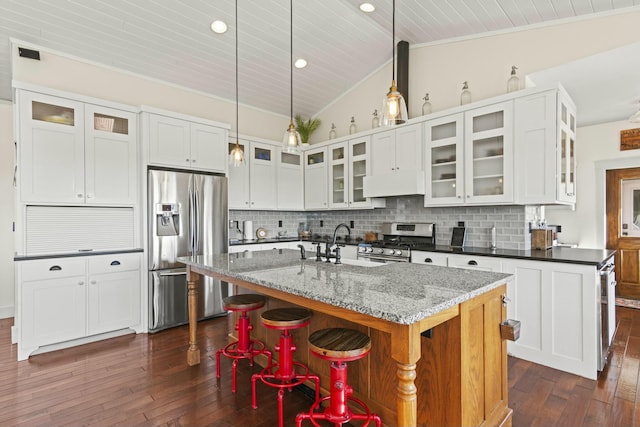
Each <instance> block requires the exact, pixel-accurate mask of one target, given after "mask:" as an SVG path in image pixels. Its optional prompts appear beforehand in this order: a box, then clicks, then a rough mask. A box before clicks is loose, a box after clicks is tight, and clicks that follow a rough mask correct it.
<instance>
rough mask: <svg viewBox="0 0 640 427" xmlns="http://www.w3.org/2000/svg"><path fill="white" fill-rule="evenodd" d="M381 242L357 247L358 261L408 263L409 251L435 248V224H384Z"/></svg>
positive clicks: (409, 259)
mask: <svg viewBox="0 0 640 427" xmlns="http://www.w3.org/2000/svg"><path fill="white" fill-rule="evenodd" d="M382 235H383V238H382V240H377V241H375V242H367V243H361V244H359V245H358V259H365V260H368V261H373V262H381V263H386V262H410V261H411V250H412V249H416V250H417V249H422V250H428V248H432V247H433V246H435V224H432V223H424V222H420V223H401V222H385V223H383V224H382Z"/></svg>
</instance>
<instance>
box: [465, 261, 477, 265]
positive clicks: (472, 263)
mask: <svg viewBox="0 0 640 427" xmlns="http://www.w3.org/2000/svg"><path fill="white" fill-rule="evenodd" d="M467 264H469V265H478V262H477V261H474V260H471V261H469V262H468V263H467Z"/></svg>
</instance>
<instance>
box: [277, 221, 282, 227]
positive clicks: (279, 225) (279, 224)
mask: <svg viewBox="0 0 640 427" xmlns="http://www.w3.org/2000/svg"><path fill="white" fill-rule="evenodd" d="M278 227H280V228H282V220H278Z"/></svg>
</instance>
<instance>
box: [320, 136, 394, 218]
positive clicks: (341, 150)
mask: <svg viewBox="0 0 640 427" xmlns="http://www.w3.org/2000/svg"><path fill="white" fill-rule="evenodd" d="M370 149H371V137H370V136H363V137H361V138H358V139H351V140H349V141H343V142H340V143H336V144H331V145H329V147H328V150H329V174H330V175H329V198H330V199H329V208H331V209H349V208H350V209H361V208H371V207H381V206H384V199H377V198H367V197H364V194H363V191H364V188H363V182H364V177H365V176H367V175H370V174H371V162H370Z"/></svg>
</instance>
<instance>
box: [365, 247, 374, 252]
mask: <svg viewBox="0 0 640 427" xmlns="http://www.w3.org/2000/svg"><path fill="white" fill-rule="evenodd" d="M365 250H366V251H367V252H369V253H371V252H373V248H372V247H368V248H365Z"/></svg>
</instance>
